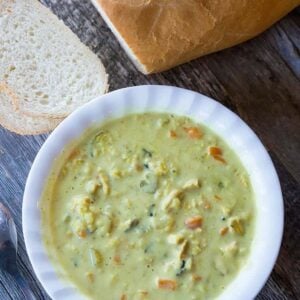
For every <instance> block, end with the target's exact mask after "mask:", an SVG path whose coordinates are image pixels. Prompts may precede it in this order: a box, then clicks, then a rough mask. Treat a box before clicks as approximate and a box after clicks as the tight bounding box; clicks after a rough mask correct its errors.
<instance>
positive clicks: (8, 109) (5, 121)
mask: <svg viewBox="0 0 300 300" xmlns="http://www.w3.org/2000/svg"><path fill="white" fill-rule="evenodd" d="M16 97H17V96H16V95H15V94H14V92H13V91H12V90H11V89H10V88H9V87H8V86H7V85H6V84H3V83H2V84H0V124H1V125H2V126H4V127H6V128H7V129H9V130H10V131H13V132H16V133H18V134H22V135H25V134H26V135H32V134H40V133H45V132H48V131H50V130H53V129H54V128H55V127H56V126H57V125H58V124H59V123H60V122H61V119H47V118H43V117H40V118H38V117H35V118H32V117H29V116H26V115H24V114H22V113H20V112H16V111H15V110H14V108H13V104H12V101H13V100H14V99H15V98H16Z"/></svg>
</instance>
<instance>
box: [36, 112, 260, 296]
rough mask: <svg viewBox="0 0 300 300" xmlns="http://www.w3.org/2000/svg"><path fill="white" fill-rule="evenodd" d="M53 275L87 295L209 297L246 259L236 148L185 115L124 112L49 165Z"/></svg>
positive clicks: (47, 215) (248, 228) (247, 222)
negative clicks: (60, 276)
mask: <svg viewBox="0 0 300 300" xmlns="http://www.w3.org/2000/svg"><path fill="white" fill-rule="evenodd" d="M41 211H42V220H43V231H44V241H45V244H46V248H47V249H48V252H49V255H50V257H51V259H52V260H53V262H54V263H55V265H56V266H57V267H59V271H60V273H61V274H62V275H63V276H64V277H65V278H67V279H68V280H70V281H71V282H73V283H74V284H75V285H76V286H77V287H78V289H79V290H80V291H81V292H82V293H84V294H85V295H87V296H88V297H89V298H91V299H101V300H114V299H116V300H131V299H133V300H135V299H137V300H140V299H147V300H148V299H149V300H150V299H153V300H165V299H180V300H182V299H205V300H206V299H214V298H216V296H217V295H218V294H220V293H221V292H222V291H223V290H224V289H225V287H226V286H227V285H228V284H229V283H230V281H232V280H233V278H234V277H235V276H236V275H237V274H238V272H239V271H240V270H241V268H242V267H243V264H245V261H246V260H247V256H248V254H249V251H250V248H251V241H252V237H253V228H254V220H255V218H254V217H255V205H254V199H253V192H252V189H251V184H250V180H249V176H248V174H247V172H246V171H245V169H244V167H243V166H242V164H241V162H240V161H239V159H238V157H237V155H236V154H235V153H234V152H233V151H232V150H231V149H230V148H229V147H228V145H226V143H225V142H224V141H223V140H222V139H221V138H219V137H218V136H217V135H215V134H214V133H213V132H212V131H210V130H209V129H208V128H206V127H205V126H202V125H198V124H196V123H195V122H194V121H192V120H191V119H189V118H186V117H179V116H174V115H168V114H159V113H147V114H136V115H129V116H126V117H124V118H121V119H117V120H113V121H110V122H107V123H105V124H104V125H102V126H101V127H97V128H92V129H90V130H88V131H87V132H86V133H84V134H83V135H82V137H81V138H80V139H79V140H78V141H76V142H75V143H73V144H72V145H69V146H68V147H66V149H65V150H64V151H63V153H62V154H61V155H60V157H59V158H58V159H57V161H56V163H55V164H54V168H53V170H52V173H51V175H50V177H49V179H48V180H47V184H46V188H45V190H44V193H43V197H42V201H41Z"/></svg>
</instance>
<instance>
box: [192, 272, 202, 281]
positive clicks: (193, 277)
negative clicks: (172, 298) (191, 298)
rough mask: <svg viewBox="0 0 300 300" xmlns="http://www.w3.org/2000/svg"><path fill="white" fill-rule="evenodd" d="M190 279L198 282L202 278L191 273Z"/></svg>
mask: <svg viewBox="0 0 300 300" xmlns="http://www.w3.org/2000/svg"><path fill="white" fill-rule="evenodd" d="M192 279H193V281H195V282H199V281H201V280H202V277H201V276H199V275H197V274H192Z"/></svg>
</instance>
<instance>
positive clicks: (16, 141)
mask: <svg viewBox="0 0 300 300" xmlns="http://www.w3.org/2000/svg"><path fill="white" fill-rule="evenodd" d="M42 2H43V3H44V4H45V5H47V6H49V7H50V8H51V9H52V10H53V12H54V13H55V14H57V15H58V16H59V17H60V18H61V19H63V21H64V22H65V23H66V24H67V25H68V26H69V27H70V28H71V29H72V30H73V31H74V32H75V33H76V34H77V35H78V36H79V37H80V39H81V40H82V41H83V42H84V43H85V44H87V45H88V46H89V47H90V48H91V49H92V50H93V51H94V52H95V53H97V55H98V56H99V57H100V58H101V59H102V61H103V63H104V65H105V67H106V69H107V72H108V73H109V75H110V80H109V81H110V90H115V89H118V88H122V87H127V86H133V85H140V84H167V85H175V86H179V87H184V88H188V89H192V90H194V91H198V92H201V93H203V94H205V95H208V96H210V97H213V98H215V99H217V100H218V101H220V102H221V103H223V104H224V105H226V106H227V107H228V108H230V109H231V110H233V111H234V112H236V113H237V114H238V115H240V116H241V117H242V118H243V119H244V120H245V121H246V122H247V123H248V124H249V125H250V126H251V127H252V128H253V129H254V131H255V132H256V133H257V134H258V136H259V137H260V138H261V140H262V142H263V143H264V144H265V145H266V147H267V149H268V150H269V152H270V154H271V156H272V158H273V161H274V164H275V167H276V169H277V171H278V174H279V177H280V180H281V184H282V190H283V195H284V202H285V209H286V210H285V232H284V239H283V244H282V248H281V252H280V255H279V259H278V261H277V264H276V266H275V268H274V270H273V272H272V275H271V277H270V278H269V280H268V282H267V283H266V285H265V286H264V288H263V289H262V291H261V293H260V294H259V295H258V296H257V299H258V300H277V299H278V300H295V299H300V247H299V241H300V217H299V215H300V201H299V197H300V196H299V195H300V163H299V153H300V10H299V9H298V10H295V11H294V12H292V13H291V14H290V15H289V16H287V17H286V18H284V19H283V20H281V21H280V22H279V23H277V24H276V25H275V26H273V27H272V28H271V29H270V30H268V31H267V32H265V33H263V34H262V35H260V36H259V37H258V38H256V39H254V40H251V41H249V42H246V43H244V44H242V45H239V46H237V47H234V48H231V49H228V50H225V51H222V52H219V53H215V54H212V55H209V56H206V57H203V58H200V59H198V60H195V61H193V62H191V63H188V64H185V65H182V66H179V67H177V68H175V69H173V70H170V71H167V72H164V73H161V74H156V75H151V76H144V75H142V74H140V73H139V72H138V71H137V70H136V69H135V67H134V66H133V65H132V63H131V62H130V61H129V59H128V58H127V56H126V55H125V53H124V52H123V50H122V49H121V48H120V46H119V44H118V42H117V41H116V39H115V38H114V36H113V35H112V33H111V32H110V30H109V29H108V28H107V26H106V25H105V23H104V22H103V20H102V19H101V17H100V16H99V15H98V13H97V11H96V10H95V9H94V7H93V6H92V5H91V4H90V2H89V0H43V1H42ZM46 137H47V136H46V135H41V136H35V137H21V136H17V135H15V134H13V133H10V132H8V131H6V130H5V129H3V128H1V127H0V191H1V193H0V200H1V201H3V202H4V203H5V205H7V206H8V208H9V209H10V210H11V212H12V214H13V216H14V219H15V222H16V225H17V229H18V238H19V255H18V262H19V265H20V268H21V271H22V273H23V274H24V277H26V279H27V280H28V282H29V284H30V286H31V288H32V289H33V291H34V293H35V295H36V298H37V299H49V297H48V296H47V294H46V293H45V291H44V290H43V288H42V287H41V285H40V283H39V282H38V281H37V279H36V277H35V275H34V273H33V270H32V267H31V265H30V263H29V260H28V257H27V254H26V251H25V246H24V240H23V236H22V227H21V224H22V220H21V210H22V195H23V190H24V186H25V181H26V177H27V174H28V172H29V170H30V166H31V164H32V161H33V159H34V157H35V155H36V153H37V151H38V150H39V148H40V147H41V145H42V144H43V142H44V141H45V139H46ZM0 299H3V300H5V299H16V300H17V299H24V296H23V295H22V293H21V291H20V290H19V289H18V287H17V286H16V285H15V283H14V281H13V280H12V279H11V278H10V277H9V275H7V274H5V273H3V272H1V271H0ZM233 300H235V299H233ZM238 300H239V299H238Z"/></svg>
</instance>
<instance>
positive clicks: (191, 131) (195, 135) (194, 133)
mask: <svg viewBox="0 0 300 300" xmlns="http://www.w3.org/2000/svg"><path fill="white" fill-rule="evenodd" d="M183 129H184V131H185V132H186V133H187V134H188V136H189V137H190V138H191V139H200V138H201V137H202V136H203V133H202V132H201V131H200V129H199V128H197V127H188V128H186V127H185V128H183Z"/></svg>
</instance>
